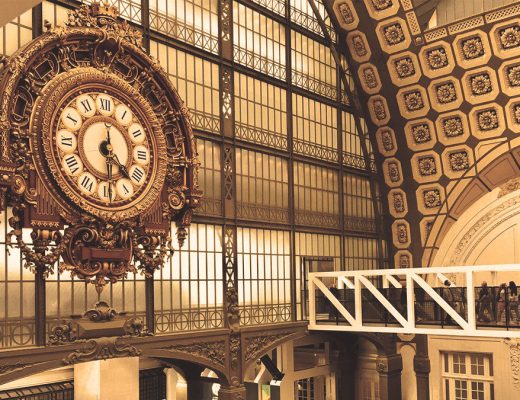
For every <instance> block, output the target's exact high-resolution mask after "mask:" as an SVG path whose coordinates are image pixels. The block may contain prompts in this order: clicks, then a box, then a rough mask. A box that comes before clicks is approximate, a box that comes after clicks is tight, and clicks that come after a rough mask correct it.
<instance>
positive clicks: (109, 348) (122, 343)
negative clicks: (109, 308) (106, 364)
mask: <svg viewBox="0 0 520 400" xmlns="http://www.w3.org/2000/svg"><path fill="white" fill-rule="evenodd" d="M139 355H141V350H139V349H137V348H136V347H135V346H132V345H130V344H128V342H127V340H126V339H125V338H120V337H116V338H99V339H92V340H87V341H86V342H84V343H82V345H81V347H80V348H79V349H78V350H76V351H74V352H72V353H71V354H69V355H68V356H67V357H65V358H64V359H63V360H62V362H63V364H64V365H73V364H76V363H80V362H86V361H95V360H107V359H109V358H117V357H137V356H139Z"/></svg>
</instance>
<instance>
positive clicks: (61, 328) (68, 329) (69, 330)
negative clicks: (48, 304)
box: [49, 322, 77, 346]
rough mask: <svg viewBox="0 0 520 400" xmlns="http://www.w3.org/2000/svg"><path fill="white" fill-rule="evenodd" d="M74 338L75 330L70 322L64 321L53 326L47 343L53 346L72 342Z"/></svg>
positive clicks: (75, 337)
mask: <svg viewBox="0 0 520 400" xmlns="http://www.w3.org/2000/svg"><path fill="white" fill-rule="evenodd" d="M76 340H77V336H76V332H75V331H74V327H73V326H72V324H71V323H69V322H64V323H62V324H59V325H57V326H55V327H54V328H53V329H52V333H51V334H50V335H49V344H50V345H54V346H57V345H62V344H67V343H72V342H75V341H76Z"/></svg>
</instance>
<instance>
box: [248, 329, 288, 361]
mask: <svg viewBox="0 0 520 400" xmlns="http://www.w3.org/2000/svg"><path fill="white" fill-rule="evenodd" d="M289 335H290V333H278V334H274V335H260V336H253V337H247V338H246V340H245V353H244V359H245V361H246V362H247V361H251V360H256V359H258V358H260V357H261V356H262V354H263V353H265V350H266V349H267V348H269V347H272V346H273V344H275V343H276V342H279V341H282V340H283V339H285V338H286V337H287V336H289Z"/></svg>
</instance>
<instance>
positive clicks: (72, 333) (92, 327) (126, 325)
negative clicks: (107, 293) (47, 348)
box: [49, 301, 151, 345]
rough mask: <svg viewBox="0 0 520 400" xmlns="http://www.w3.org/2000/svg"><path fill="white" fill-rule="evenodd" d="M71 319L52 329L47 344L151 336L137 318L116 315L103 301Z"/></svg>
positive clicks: (122, 314)
mask: <svg viewBox="0 0 520 400" xmlns="http://www.w3.org/2000/svg"><path fill="white" fill-rule="evenodd" d="M71 318H72V319H71V320H69V321H63V322H62V323H61V324H59V325H57V326H55V327H54V328H53V329H52V333H51V335H49V344H51V345H62V344H67V343H72V342H77V341H81V340H85V339H91V338H95V337H101V336H112V337H115V336H119V337H123V336H138V337H141V336H149V335H151V334H150V333H149V332H148V331H147V330H146V329H144V323H143V321H142V320H141V319H140V318H139V317H129V318H128V317H126V313H118V312H117V311H116V310H114V309H113V308H111V307H110V306H109V305H108V304H107V303H106V302H104V301H99V302H97V303H96V304H95V306H94V308H92V309H90V310H88V311H86V312H85V313H84V314H83V315H82V316H81V317H79V316H77V315H73V316H71ZM92 322H94V323H95V324H92Z"/></svg>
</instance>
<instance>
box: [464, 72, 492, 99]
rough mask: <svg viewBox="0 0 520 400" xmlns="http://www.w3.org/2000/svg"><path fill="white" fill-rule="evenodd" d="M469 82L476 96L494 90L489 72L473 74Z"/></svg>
mask: <svg viewBox="0 0 520 400" xmlns="http://www.w3.org/2000/svg"><path fill="white" fill-rule="evenodd" d="M469 82H470V86H471V92H472V93H473V95H474V96H481V95H483V94H487V93H489V92H491V91H492V90H493V87H492V84H491V78H490V77H489V74H487V73H483V74H478V75H474V76H471V77H470V78H469Z"/></svg>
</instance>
